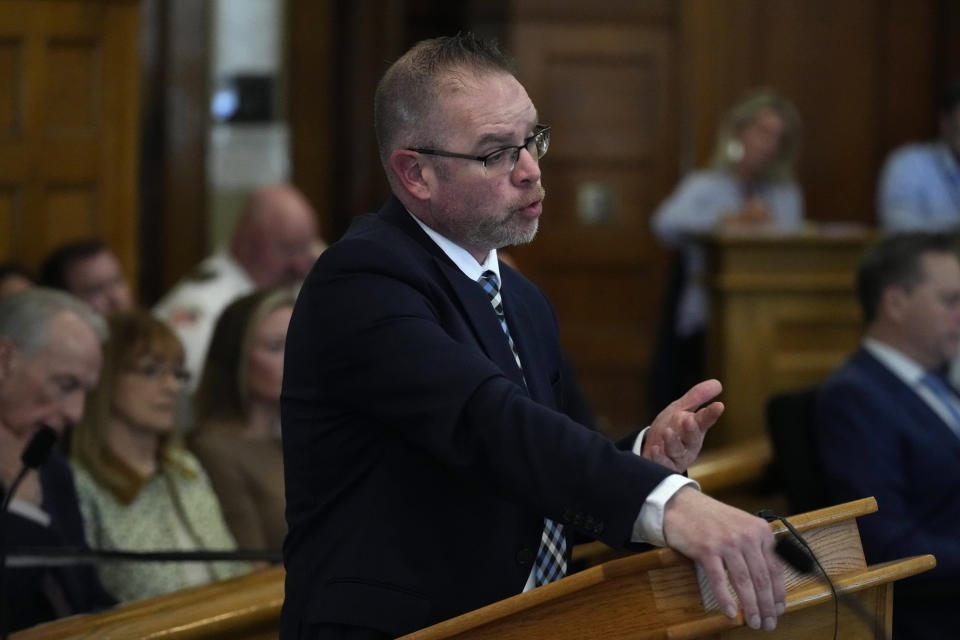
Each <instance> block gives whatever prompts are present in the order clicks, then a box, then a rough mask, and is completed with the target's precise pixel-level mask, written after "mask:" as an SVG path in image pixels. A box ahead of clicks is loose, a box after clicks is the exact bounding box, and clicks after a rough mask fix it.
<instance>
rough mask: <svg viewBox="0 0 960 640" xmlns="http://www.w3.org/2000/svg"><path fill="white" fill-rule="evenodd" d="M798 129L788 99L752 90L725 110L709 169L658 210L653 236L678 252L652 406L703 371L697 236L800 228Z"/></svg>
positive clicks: (703, 307) (703, 309) (703, 297)
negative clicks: (714, 232) (725, 231)
mask: <svg viewBox="0 0 960 640" xmlns="http://www.w3.org/2000/svg"><path fill="white" fill-rule="evenodd" d="M800 134H801V124H800V116H799V114H798V113H797V110H796V108H795V107H794V106H793V104H791V103H790V101H789V100H787V99H786V98H784V97H783V96H781V95H780V94H778V93H776V92H775V91H772V90H771V89H766V88H761V89H755V90H753V91H751V92H749V93H747V94H746V95H745V96H744V97H743V98H742V99H741V100H740V101H739V102H737V103H736V104H735V105H734V106H733V107H732V108H731V109H730V111H729V112H727V114H726V116H724V118H723V121H722V122H721V124H720V127H719V129H718V131H717V139H716V144H715V148H714V152H713V159H712V161H711V164H710V167H709V168H707V169H701V170H698V171H694V172H692V173H690V174H689V175H687V176H686V177H684V179H683V180H682V181H681V182H680V184H679V186H677V188H676V189H675V190H674V191H673V193H671V194H670V196H668V197H667V199H666V200H664V201H663V203H661V204H660V206H659V207H657V209H656V211H654V213H653V216H652V221H651V222H652V227H653V232H654V234H656V236H657V238H658V239H659V240H660V241H661V242H662V243H663V244H664V245H666V246H668V247H670V248H672V249H676V250H678V251H679V253H680V255H679V256H678V262H677V264H676V266H675V268H674V271H673V274H672V276H671V283H670V284H669V285H668V287H667V289H668V296H669V298H668V300H667V302H666V304H665V305H664V306H665V315H664V318H663V319H662V321H661V325H662V326H661V329H660V336H659V338H658V340H657V354H656V355H655V361H654V371H653V375H652V376H651V379H652V380H653V381H654V388H653V390H652V394H651V402H652V404H651V406H654V407H661V406H664V405H665V404H667V403H669V402H671V401H672V399H673V398H676V397H678V396H679V395H680V394H682V393H683V392H684V391H686V390H687V389H689V388H690V387H691V386H692V385H693V384H695V383H696V382H699V381H700V380H701V379H702V377H703V376H702V373H703V372H702V357H703V351H704V346H703V342H704V332H705V328H706V326H707V308H708V306H707V305H708V302H707V294H706V289H705V287H704V284H703V276H704V270H705V265H704V253H703V249H702V247H701V246H700V244H699V236H702V235H704V234H707V233H710V232H713V231H717V230H720V229H733V228H739V229H765V230H773V231H786V232H789V231H797V230H799V229H800V228H801V227H802V224H803V216H804V213H803V194H802V192H801V190H800V186H799V185H798V184H797V182H796V178H795V175H794V169H795V165H796V162H797V158H798V155H799V152H800Z"/></svg>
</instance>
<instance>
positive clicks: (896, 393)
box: [857, 349, 960, 447]
mask: <svg viewBox="0 0 960 640" xmlns="http://www.w3.org/2000/svg"><path fill="white" fill-rule="evenodd" d="M857 359H858V361H859V363H860V366H862V367H864V368H867V369H870V370H872V371H873V372H874V374H873V377H875V378H876V377H878V376H880V377H882V378H883V379H884V380H885V381H886V386H887V389H888V391H889V392H890V395H891V397H893V398H895V399H896V401H897V402H898V403H899V404H900V405H901V406H902V407H904V408H905V409H906V410H907V411H909V412H910V413H911V414H912V415H913V417H914V419H915V421H916V424H921V425H930V426H931V427H936V428H938V429H942V430H943V431H944V432H946V433H949V434H950V442H951V443H952V444H953V445H954V446H957V447H960V438H957V435H956V433H954V431H953V429H952V428H950V425H948V424H947V423H946V422H944V421H943V418H941V417H940V414H938V413H937V412H936V411H934V410H933V408H932V407H930V405H928V404H927V402H926V401H925V400H924V399H923V398H921V397H920V395H919V394H918V393H917V392H916V390H914V389H911V388H910V386H909V385H908V384H906V383H905V382H904V381H903V380H901V379H900V378H899V377H898V376H897V375H896V374H895V373H893V372H892V371H890V370H889V369H888V368H887V367H886V366H885V365H884V364H883V363H882V362H880V361H879V360H877V359H876V358H875V357H874V356H873V354H871V353H870V352H869V351H867V350H866V349H861V350H860V351H858V352H857Z"/></svg>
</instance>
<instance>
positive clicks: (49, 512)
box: [0, 287, 115, 629]
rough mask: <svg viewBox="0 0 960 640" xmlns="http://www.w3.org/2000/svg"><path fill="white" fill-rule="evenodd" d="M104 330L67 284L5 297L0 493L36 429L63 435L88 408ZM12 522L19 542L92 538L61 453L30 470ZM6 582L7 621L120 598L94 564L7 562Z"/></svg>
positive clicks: (27, 620)
mask: <svg viewBox="0 0 960 640" xmlns="http://www.w3.org/2000/svg"><path fill="white" fill-rule="evenodd" d="M98 331H99V332H101V333H103V332H105V331H106V329H105V327H104V325H103V321H102V319H101V318H100V317H99V316H97V315H96V314H95V313H94V312H93V311H91V310H90V309H89V308H88V307H87V305H86V304H85V303H83V302H81V301H80V300H78V299H76V298H74V297H73V296H70V295H69V294H67V293H64V292H60V291H53V290H51V289H46V288H43V287H33V288H31V289H28V290H26V291H22V292H20V293H17V294H15V295H13V296H11V297H9V298H7V299H5V300H3V301H2V302H0V498H2V497H4V496H5V495H6V493H7V491H8V490H9V489H10V487H11V485H12V484H13V481H14V479H15V478H16V477H17V474H18V473H19V472H20V469H21V467H22V466H23V463H22V461H21V456H22V455H23V452H24V450H25V449H26V447H27V445H28V444H29V442H30V440H31V439H32V438H33V436H34V435H35V434H36V433H37V431H39V430H40V428H41V427H42V426H44V425H46V426H48V427H51V428H52V429H54V430H55V431H56V432H57V433H62V432H63V430H64V429H66V428H67V426H68V425H69V424H71V423H73V422H76V421H77V420H79V419H80V416H81V415H82V414H83V405H84V399H85V397H86V393H87V391H89V390H90V389H91V388H93V386H94V385H96V383H97V379H98V378H99V376H100V362H101V354H100V335H98ZM4 525H5V529H6V542H7V545H8V546H9V547H11V548H16V547H55V546H67V547H82V546H84V545H85V542H84V535H83V522H82V520H81V516H80V507H79V505H78V502H77V494H76V489H75V488H74V484H73V475H72V474H71V472H70V468H69V467H68V466H67V463H66V461H64V459H63V458H62V457H61V456H60V455H59V454H58V453H56V452H53V453H52V454H51V455H50V456H49V457H48V458H47V459H46V460H45V461H44V462H43V463H42V464H41V465H40V467H39V468H38V469H37V470H36V471H30V472H28V473H27V474H26V475H25V476H24V479H23V481H22V483H21V484H20V486H19V489H18V490H17V492H16V493H14V494H13V496H12V500H11V501H10V506H9V513H7V514H6V515H5V520H4ZM5 582H6V583H5V589H4V594H3V598H2V599H0V606H4V607H6V614H7V616H8V617H7V618H6V620H5V621H4V624H6V628H7V629H20V628H23V627H28V626H32V625H35V624H38V623H40V622H46V621H49V620H53V619H54V618H58V617H61V616H65V615H71V614H74V613H81V612H87V611H93V610H95V609H101V608H104V607H107V606H109V605H112V604H114V603H115V601H114V599H113V597H112V596H110V595H109V594H107V593H106V591H104V589H103V587H102V586H101V585H100V581H99V580H98V579H97V576H96V573H95V572H94V570H93V567H91V566H89V565H87V566H79V567H69V566H68V567H59V568H57V567H54V568H47V567H8V568H7V571H6V581H5ZM0 626H3V624H0Z"/></svg>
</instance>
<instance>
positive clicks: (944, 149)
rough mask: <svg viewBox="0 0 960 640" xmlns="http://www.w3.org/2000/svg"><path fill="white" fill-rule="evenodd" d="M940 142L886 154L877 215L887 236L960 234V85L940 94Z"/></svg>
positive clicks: (949, 86) (957, 82) (946, 89)
mask: <svg viewBox="0 0 960 640" xmlns="http://www.w3.org/2000/svg"><path fill="white" fill-rule="evenodd" d="M939 107H940V121H939V128H940V139H939V140H936V141H933V142H927V143H914V144H908V145H905V146H903V147H900V148H899V149H895V150H894V151H893V152H891V153H890V155H889V157H888V158H887V161H886V163H885V164H884V167H883V171H882V172H881V174H880V184H879V188H878V190H877V212H878V217H879V219H880V225H881V227H883V229H884V230H885V231H910V230H916V231H956V230H957V229H960V79H958V80H955V81H953V82H952V83H951V84H949V85H948V86H947V87H946V88H945V89H944V90H943V92H942V93H941V95H940V100H939Z"/></svg>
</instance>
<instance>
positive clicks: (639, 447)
mask: <svg viewBox="0 0 960 640" xmlns="http://www.w3.org/2000/svg"><path fill="white" fill-rule="evenodd" d="M647 431H650V427H644V429H643V431H641V432H640V433H639V435H637V439H636V440H634V441H633V452H634V453H635V454H637V455H638V456H639V455H641V454H643V441H644V439H645V438H646V437H647Z"/></svg>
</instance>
